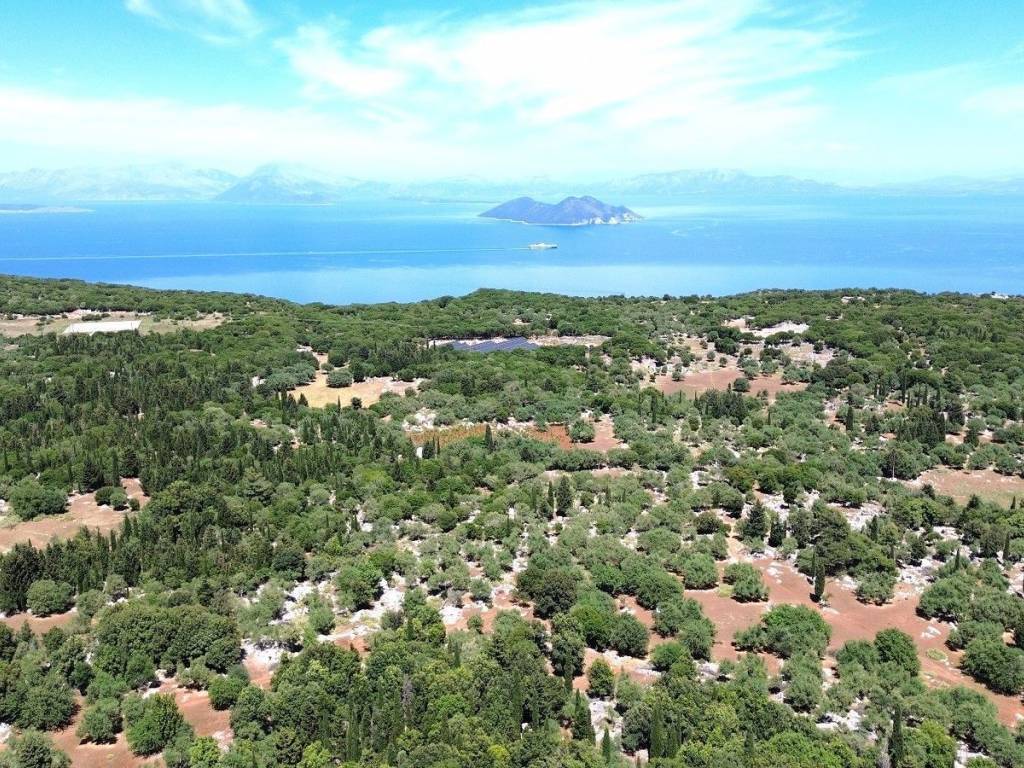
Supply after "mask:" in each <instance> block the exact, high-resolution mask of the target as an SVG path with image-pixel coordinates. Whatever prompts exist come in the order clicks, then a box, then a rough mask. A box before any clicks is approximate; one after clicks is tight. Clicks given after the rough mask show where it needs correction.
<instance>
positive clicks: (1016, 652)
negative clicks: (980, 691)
mask: <svg viewBox="0 0 1024 768" xmlns="http://www.w3.org/2000/svg"><path fill="white" fill-rule="evenodd" d="M962 666H963V669H964V671H965V672H967V674H969V675H970V676H971V677H973V678H974V679H975V680H978V681H979V682H982V683H984V684H985V685H987V686H988V687H989V688H991V689H992V690H994V691H997V692H998V693H1005V694H1007V695H1012V696H1016V695H1019V694H1020V693H1021V691H1024V651H1022V650H1020V649H1019V648H1010V647H1009V646H1008V645H1006V644H1005V643H1004V642H1003V641H1002V639H999V638H994V637H979V638H977V639H975V640H973V641H972V642H971V643H970V644H969V645H968V646H967V650H966V651H964V658H963V662H962Z"/></svg>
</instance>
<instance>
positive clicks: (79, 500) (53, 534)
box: [0, 478, 149, 552]
mask: <svg viewBox="0 0 1024 768" xmlns="http://www.w3.org/2000/svg"><path fill="white" fill-rule="evenodd" d="M122 487H123V488H124V489H125V492H126V493H127V494H128V497H129V498H132V499H138V501H139V504H140V505H145V503H146V502H147V501H149V498H148V497H147V496H146V494H145V493H144V492H143V490H142V485H141V484H140V483H139V481H138V480H137V479H135V478H129V479H126V480H124V481H122ZM129 514H131V513H130V512H128V511H127V510H124V511H117V510H115V509H112V508H111V507H108V506H101V505H99V504H97V503H96V494H94V493H85V494H75V495H73V496H71V497H70V499H68V511H67V512H65V513H64V514H63V515H54V516H52V517H40V518H36V519H35V520H26V521H25V522H18V521H17V518H14V517H9V518H6V519H4V523H6V525H5V527H2V528H0V552H6V551H8V550H9V549H11V548H12V547H13V546H14V545H15V544H21V543H25V542H28V543H31V544H33V545H34V546H36V547H45V546H46V545H47V544H48V543H50V542H51V541H55V540H60V539H70V538H72V537H73V536H74V535H75V534H76V533H78V532H79V531H80V530H81V529H82V528H89V529H90V530H93V531H97V532H99V533H110V532H111V531H115V530H117V529H118V528H120V527H121V521H122V520H124V518H125V516H126V515H129Z"/></svg>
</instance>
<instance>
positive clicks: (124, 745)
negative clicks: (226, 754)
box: [50, 678, 234, 768]
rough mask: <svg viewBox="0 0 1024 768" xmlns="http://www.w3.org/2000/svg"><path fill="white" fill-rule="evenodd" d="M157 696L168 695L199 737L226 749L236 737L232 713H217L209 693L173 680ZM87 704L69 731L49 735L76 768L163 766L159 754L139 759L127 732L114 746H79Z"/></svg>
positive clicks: (81, 707)
mask: <svg viewBox="0 0 1024 768" xmlns="http://www.w3.org/2000/svg"><path fill="white" fill-rule="evenodd" d="M157 692H158V693H169V694H171V695H173V696H174V700H175V702H176V703H177V705H178V709H179V710H181V714H182V716H183V717H184V718H185V720H186V721H187V722H188V724H189V725H191V726H192V728H193V730H195V732H196V735H197V736H212V737H213V738H214V739H216V740H217V743H218V744H220V745H221V746H222V747H227V746H228V745H229V744H230V743H231V741H232V739H233V738H234V736H233V734H232V732H231V725H230V718H231V712H230V711H229V710H224V711H222V712H218V711H217V710H215V709H214V708H213V707H212V706H210V697H209V695H208V694H207V693H206V691H191V690H189V689H187V688H183V687H182V686H180V685H178V683H177V681H176V680H174V679H173V678H170V679H168V680H164V681H163V682H162V683H161V685H160V687H159V688H158V689H157ZM83 707H84V703H83V702H82V701H81V700H79V710H78V713H77V714H76V715H75V719H74V721H73V722H72V723H71V725H69V726H68V727H67V728H64V729H62V730H60V731H57V732H55V733H52V734H50V736H51V737H52V738H53V743H54V745H55V746H56V747H58V748H59V749H61V750H63V751H64V752H66V753H67V755H68V757H70V758H71V765H72V766H73V768H136V767H137V766H142V765H154V766H155V765H162V761H161V760H160V757H159V755H156V756H150V757H138V756H136V755H133V754H132V751H131V750H130V749H129V748H128V742H127V740H126V739H125V735H124V733H123V732H122V733H119V734H118V736H117V741H115V742H114V743H113V744H80V743H79V741H78V736H77V735H75V730H76V729H77V728H78V724H79V722H80V721H81V719H82V713H83Z"/></svg>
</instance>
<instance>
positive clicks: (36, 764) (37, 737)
mask: <svg viewBox="0 0 1024 768" xmlns="http://www.w3.org/2000/svg"><path fill="white" fill-rule="evenodd" d="M70 765H71V760H69V759H68V756H67V755H66V754H64V753H63V752H61V751H60V750H59V749H57V748H56V747H54V746H53V741H52V740H51V739H50V737H49V736H47V735H45V734H42V733H39V732H38V731H25V733H23V734H21V735H20V736H14V737H12V738H11V739H10V741H8V742H7V749H6V750H5V751H4V752H3V753H0V766H3V768H68V766H70Z"/></svg>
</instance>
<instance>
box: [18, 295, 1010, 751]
mask: <svg viewBox="0 0 1024 768" xmlns="http://www.w3.org/2000/svg"><path fill="white" fill-rule="evenodd" d="M104 323H107V324H106V325H104ZM95 324H99V325H98V326H97V325H95ZM125 325H128V326H131V327H130V329H129V330H123V329H122V326H125ZM0 333H2V334H3V337H2V338H0V552H2V554H0V611H2V612H3V623H2V624H0V724H2V727H3V728H4V729H6V730H7V731H8V733H9V738H8V740H7V745H6V747H5V749H4V750H3V751H2V752H0V765H2V766H25V767H27V766H33V767H34V766H59V765H66V764H68V763H69V761H70V763H71V764H74V765H83V766H86V765H88V766H93V765H96V766H99V765H142V764H150V763H152V764H165V765H167V766H170V767H172V768H186V767H191V768H264V767H265V766H266V767H267V768H269V767H270V766H299V767H300V768H326V767H327V766H348V767H351V768H355V767H357V766H366V767H368V768H369V767H371V766H373V767H379V768H384V767H385V766H387V767H393V768H528V767H529V768H534V767H540V768H548V767H550V768H561V767H563V766H564V767H568V768H577V767H578V768H598V767H608V766H641V765H644V766H651V768H659V767H661V768H780V767H781V768H875V766H890V768H950V767H951V766H953V765H954V763H956V764H958V765H966V766H971V768H984V767H986V766H989V767H990V766H1020V765H1024V728H1022V727H1021V726H1020V724H1019V723H1020V722H1021V720H1022V719H1024V702H1022V698H1021V696H1022V693H1024V598H1022V596H1021V590H1022V573H1024V562H1022V561H1024V510H1022V508H1021V502H1024V477H1022V471H1024V463H1022V462H1024V300H1022V299H1020V298H1005V297H994V296H973V295H965V294H941V295H925V294H919V293H914V292H910V291H898V290H862V289H847V290H844V291H821V292H804V291H781V290H773V291H759V292H755V293H750V294H745V295H739V296H731V297H723V298H716V297H707V296H689V297H670V296H664V297H643V298H626V297H621V296H618V297H604V298H569V297H565V296H558V295H549V294H533V293H517V292H510V291H497V290H481V291H477V292H474V293H472V294H470V295H467V296H464V297H442V298H438V299H435V300H431V301H423V302H419V303H414V304H378V305H358V306H340V307H336V306H328V305H323V304H309V305H298V304H292V303H288V302H285V301H280V300H275V299H268V298H262V297H258V296H250V295H237V294H222V293H198V292H171V291H153V290H145V289H140V288H133V287H126V286H114V285H98V284H87V283H82V282H76V281H70V280H59V281H52V280H40V279H30V278H14V277H0ZM480 341H484V342H492V343H491V344H489V345H486V346H484V347H481V349H480V350H474V349H473V345H474V343H476V342H480ZM453 342H462V343H459V344H457V345H456V346H453ZM495 347H497V349H495ZM492 349H494V350H495V351H485V350H492Z"/></svg>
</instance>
